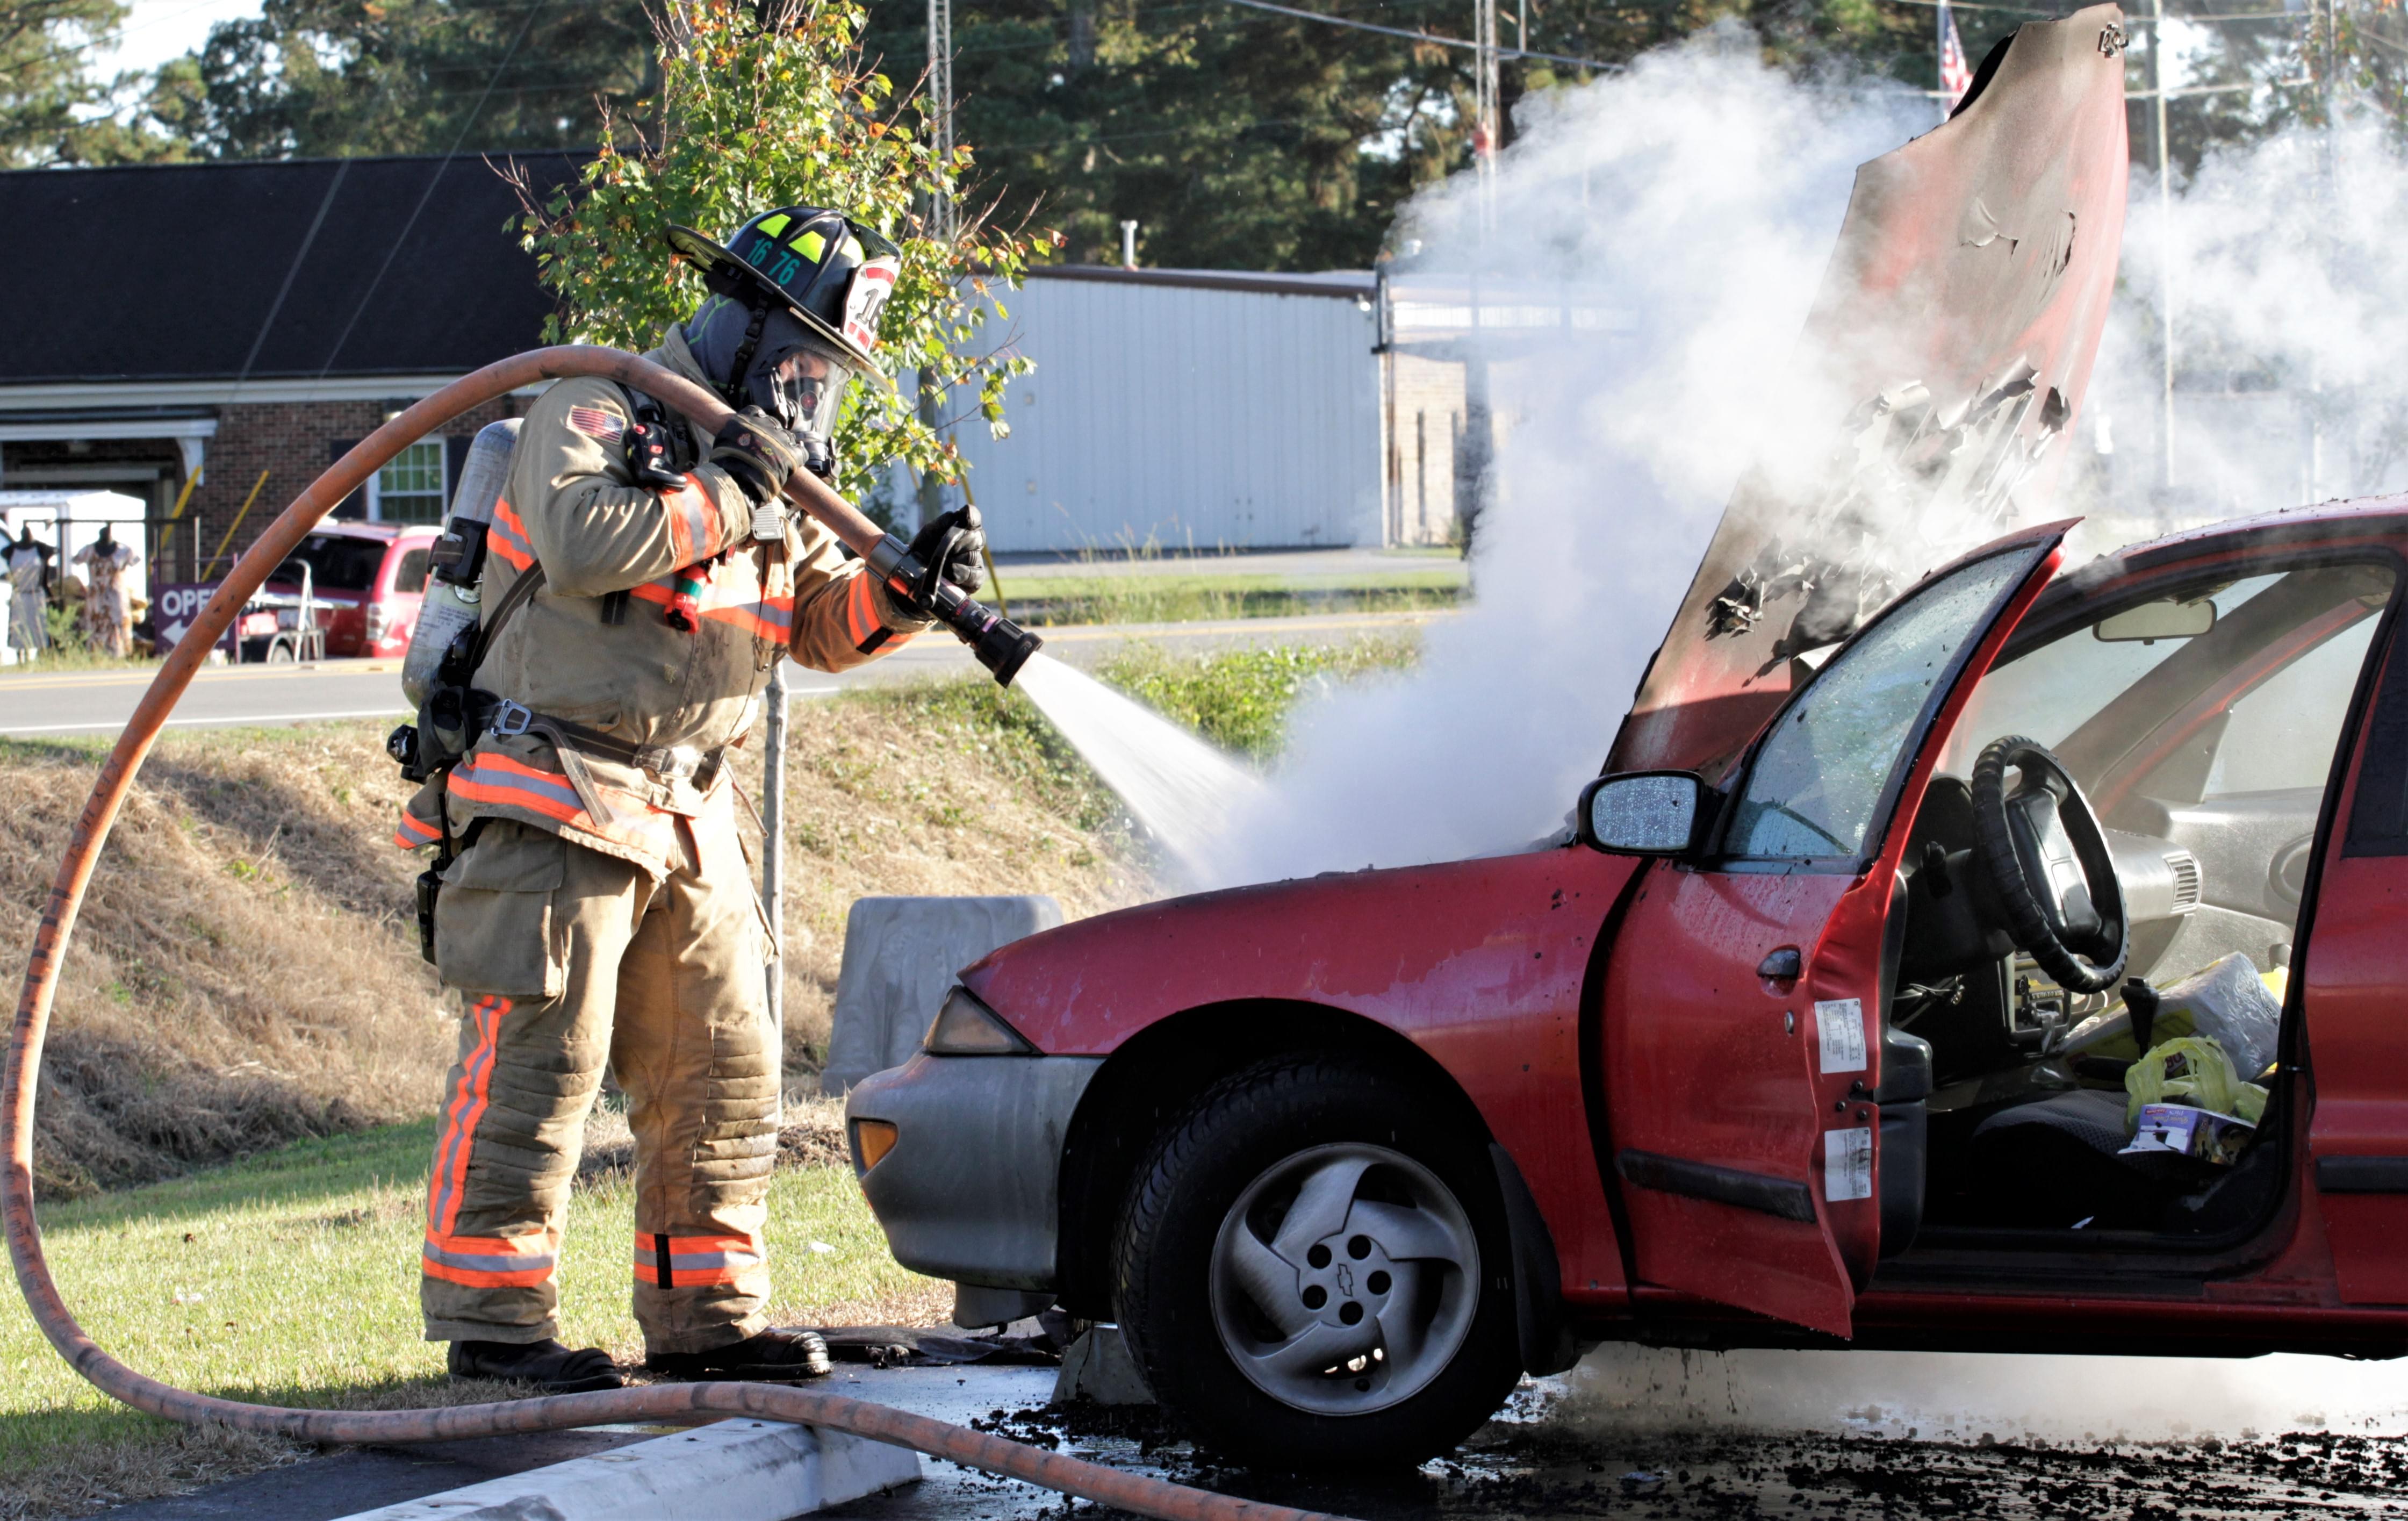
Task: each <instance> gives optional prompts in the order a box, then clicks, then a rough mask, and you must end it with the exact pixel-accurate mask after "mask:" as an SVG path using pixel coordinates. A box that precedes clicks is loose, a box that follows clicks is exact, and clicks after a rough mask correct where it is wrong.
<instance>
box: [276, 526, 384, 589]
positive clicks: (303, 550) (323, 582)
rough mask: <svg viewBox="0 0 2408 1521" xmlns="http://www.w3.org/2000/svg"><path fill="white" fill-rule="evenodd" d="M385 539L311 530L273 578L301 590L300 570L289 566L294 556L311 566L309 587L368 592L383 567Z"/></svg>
mask: <svg viewBox="0 0 2408 1521" xmlns="http://www.w3.org/2000/svg"><path fill="white" fill-rule="evenodd" d="M384 552H385V542H384V540H383V539H381V538H351V536H350V535H348V534H311V535H310V536H309V537H308V538H305V539H303V540H302V541H301V547H300V548H299V549H297V550H294V552H293V557H292V559H289V560H287V561H285V562H284V566H283V567H279V569H278V572H277V574H276V576H275V578H274V580H275V581H276V582H277V584H279V585H284V586H291V587H294V589H295V590H298V589H299V587H300V585H301V573H300V572H299V571H298V570H292V571H290V573H289V574H288V573H287V569H288V568H289V567H291V566H292V564H293V561H294V560H304V561H307V562H308V566H309V589H310V590H311V591H312V592H313V593H316V592H365V591H366V590H367V589H368V588H370V587H371V586H374V585H375V584H376V578H377V572H378V571H380V570H381V569H383V568H384Z"/></svg>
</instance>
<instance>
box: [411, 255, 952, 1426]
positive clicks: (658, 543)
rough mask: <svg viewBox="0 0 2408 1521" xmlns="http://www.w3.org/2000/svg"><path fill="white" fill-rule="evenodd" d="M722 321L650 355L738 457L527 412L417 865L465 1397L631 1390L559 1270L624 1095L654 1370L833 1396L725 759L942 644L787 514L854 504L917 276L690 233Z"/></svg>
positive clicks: (436, 1282) (628, 414)
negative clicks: (722, 412) (841, 455)
mask: <svg viewBox="0 0 2408 1521" xmlns="http://www.w3.org/2000/svg"><path fill="white" fill-rule="evenodd" d="M670 242H671V244H672V246H673V247H674V248H675V250H676V251H677V252H678V253H679V254H680V255H681V256H683V257H685V258H687V259H689V260H691V261H692V262H694V263H695V265H699V266H700V267H701V268H702V269H703V270H704V271H705V281H706V283H707V285H708V286H709V287H710V292H711V294H710V297H709V298H708V299H706V300H705V301H704V302H703V303H702V304H701V305H700V307H699V308H698V309H696V310H695V313H694V315H693V316H692V317H691V318H690V319H688V320H687V321H686V322H685V323H682V324H679V325H676V326H673V327H671V329H670V330H669V332H668V333H667V336H666V337H665V338H664V340H663V342H662V345H661V347H660V348H658V349H656V350H654V351H653V352H652V353H651V354H650V355H649V356H648V357H650V358H651V359H652V360H653V361H654V362H655V363H657V364H659V365H662V366H666V367H667V368H668V369H671V370H674V371H676V372H677V373H679V374H681V375H683V376H685V377H687V378H689V379H691V380H696V381H699V382H701V383H703V384H704V385H706V386H708V387H710V388H711V389H713V390H715V391H716V392H717V393H718V394H719V395H721V396H722V397H723V398H724V399H725V400H726V401H727V403H728V404H729V405H730V406H731V407H734V408H737V409H738V413H739V415H738V418H737V420H736V422H735V423H732V424H730V426H729V427H728V428H727V429H725V430H724V431H723V432H722V433H721V434H720V435H719V436H718V437H717V438H703V437H695V432H694V430H693V429H692V428H691V425H690V424H688V423H685V422H684V421H683V420H682V419H681V418H679V417H677V416H675V415H674V414H671V413H668V412H667V410H666V409H663V408H661V407H660V406H659V405H658V404H657V403H656V402H655V401H654V400H653V399H652V398H651V397H648V396H644V395H638V394H636V393H632V392H630V391H628V390H626V389H624V388H623V387H621V386H619V385H616V384H614V383H612V382H609V381H607V380H590V379H575V380H563V381H561V382H559V383H558V384H556V385H554V386H552V388H551V389H550V390H549V391H547V392H545V393H544V394H543V395H542V396H541V397H539V398H538V400H537V401H536V403H535V404H534V406H533V408H532V409H530V410H529V412H528V414H527V417H526V420H525V423H524V424H523V427H522V429H521V431H520V435H519V441H518V444H517V446H516V450H515V452H514V454H513V456H512V459H511V464H510V469H509V479H508V482H507V484H506V486H505V487H504V490H503V492H502V495H501V498H500V500H499V501H498V502H496V504H495V508H494V517H493V524H492V528H491V532H490V535H489V538H488V539H487V548H488V554H489V558H488V560H487V562H486V564H487V568H486V572H485V577H484V583H483V585H484V589H483V593H482V605H483V607H484V609H485V612H484V619H485V624H484V628H485V632H484V634H483V635H482V636H481V637H482V638H483V639H485V640H486V642H485V643H484V644H483V646H482V647H481V658H480V659H479V660H478V661H477V662H476V665H475V671H474V676H473V680H472V681H471V682H469V683H468V688H467V690H466V697H465V701H466V704H467V706H468V710H469V711H470V714H471V720H472V723H473V726H474V728H475V729H476V730H478V731H480V737H478V738H476V739H474V741H473V743H472V744H469V745H468V747H467V748H466V753H464V754H462V755H461V756H460V758H459V759H458V760H457V761H456V763H454V764H452V765H450V766H449V767H448V768H447V770H448V775H446V774H443V773H438V774H437V775H435V776H434V777H433V778H432V779H430V780H429V781H428V782H426V783H425V785H424V786H423V787H422V788H421V790H420V791H419V793H418V794H417V796H414V797H413V798H412V799H411V800H410V802H409V805H408V807H407V809H406V811H405V812H404V815H403V817H402V820H401V823H400V826H399V830H398V833H397V835H396V843H398V844H401V845H403V846H405V847H416V846H423V845H440V846H441V847H442V856H439V857H438V861H440V860H441V859H442V858H443V857H450V858H451V859H450V861H449V864H448V865H445V866H443V867H442V868H441V871H440V874H439V888H437V891H436V897H435V901H434V904H433V908H432V911H431V916H430V921H431V924H432V953H433V957H434V959H435V962H436V965H437V971H438V972H439V974H440V976H441V978H442V981H443V982H444V983H445V984H446V985H447V986H449V987H452V988H453V989H456V990H457V991H458V992H459V994H460V996H461V999H462V1002H463V1004H464V1006H465V1009H466V1018H465V1020H464V1021H463V1024H462V1026H461V1031H460V1042H459V1058H458V1060H457V1062H456V1063H455V1064H454V1065H453V1067H452V1071H451V1074H450V1076H449V1078H448V1079H447V1081H446V1083H445V1087H444V1094H443V1109H442V1115H441V1125H440V1129H439V1133H438V1135H437V1141H436V1147H435V1158H434V1165H433V1169H432V1175H431V1178H430V1180H429V1184H428V1189H427V1222H426V1237H425V1245H424V1249H423V1256H422V1258H421V1289H420V1303H421V1308H422V1309H423V1313H424V1316H425V1323H426V1336H427V1339H428V1340H429V1341H440V1342H450V1343H451V1350H450V1368H451V1371H452V1374H453V1376H455V1377H484V1378H502V1379H514V1380H522V1381H524V1382H528V1383H532V1384H535V1385H539V1386H541V1387H543V1388H544V1389H546V1390H548V1391H552V1392H571V1391H576V1390H581V1389H595V1388H609V1387H613V1386H616V1385H618V1384H619V1382H620V1370H619V1369H618V1368H617V1367H616V1366H615V1365H614V1364H613V1363H612V1361H611V1359H610V1358H609V1356H608V1355H607V1354H605V1353H603V1352H602V1351H600V1350H599V1349H595V1348H586V1349H583V1350H571V1349H569V1348H567V1347H566V1346H564V1345H562V1344H561V1343H560V1342H558V1341H557V1340H556V1339H555V1333H556V1330H557V1325H556V1321H555V1317H554V1311H555V1306H556V1303H557V1294H556V1289H555V1280H554V1267H555V1263H556V1262H557V1260H558V1253H559V1251H560V1244H561V1227H562V1223H563V1217H564V1214H565V1212H566V1206H567V1202H568V1185H569V1179H570V1176H571V1175H572V1173H573V1172H574V1171H575V1169H576V1164H577V1155H578V1148H579V1141H580V1138H581V1133H582V1127H583V1126H584V1123H585V1117H586V1114H587V1112H588V1111H589V1110H590V1109H591V1108H592V1106H593V1104H594V1101H595V1095H596V1093H597V1091H598V1090H599V1088H600V1085H601V1083H602V1077H603V1073H604V1070H605V1069H606V1068H607V1069H609V1071H610V1072H611V1073H612V1074H613V1075H614V1076H615V1077H616V1079H617V1081H618V1083H619V1084H620V1086H621V1087H622V1088H624V1090H625V1093H626V1097H627V1106H628V1112H627V1117H628V1122H629V1124H630V1126H631V1127H632V1129H633V1130H634V1133H635V1141H636V1178H635V1184H636V1198H635V1216H636V1218H635V1239H634V1241H633V1243H632V1251H631V1253H630V1256H631V1259H632V1260H631V1266H632V1269H633V1272H634V1279H635V1289H634V1307H635V1315H636V1319H637V1321H638V1324H639V1325H640V1326H641V1327H642V1330H643V1335H644V1344H645V1349H646V1356H645V1367H646V1369H647V1370H651V1371H652V1372H654V1373H656V1374H666V1375H668V1376H673V1377H688V1378H747V1379H780V1380H790V1379H796V1378H804V1377H810V1376H816V1375H819V1374H822V1373H824V1372H826V1371H827V1369H828V1362H827V1354H826V1348H825V1347H824V1345H823V1344H822V1343H821V1342H820V1339H819V1338H818V1337H816V1336H812V1335H810V1334H809V1333H808V1332H801V1331H792V1330H779V1329H774V1328H771V1327H769V1325H768V1322H767V1318H766V1317H765V1315H764V1314H763V1309H764V1306H765V1305H766V1303H767V1299H768V1294H769V1264H768V1261H767V1255H766V1251H765V1247H764V1243H763V1239H762V1230H763V1225H764V1221H765V1217H766V1207H765V1200H766V1198H767V1192H768V1184H769V1170H770V1164H771V1162H772V1161H773V1160H774V1158H775V1156H776V1154H777V1144H778V1121H779V1101H780V1092H781V1052H779V1051H778V1050H776V1049H774V1042H773V1040H772V1030H771V1026H770V1025H769V1020H768V1014H767V990H766V986H765V980H764V977H763V969H764V968H765V966H766V965H767V962H768V960H769V959H770V958H771V957H772V956H773V955H774V954H775V936H776V930H775V929H774V927H773V926H770V925H769V924H768V923H767V920H766V918H765V916H764V914H763V912H762V910H761V907H760V899H759V897H758V895H757V893H756V892H755V890H754V884H753V871H752V869H751V868H750V865H749V862H748V858H747V855H746V854H745V851H744V848H743V846H742V844H741V841H740V839H739V837H738V832H737V824H736V808H737V801H736V797H735V791H734V783H733V780H732V778H731V777H730V775H729V774H728V767H727V759H726V750H727V747H728V746H729V745H731V744H734V743H738V742H739V741H740V739H741V737H742V736H744V735H745V733H746V732H747V731H748V730H749V729H750V728H751V727H752V725H753V719H754V716H755V715H756V714H757V712H758V711H759V710H760V699H761V695H762V692H763V688H764V687H765V685H766V683H767V678H768V675H769V670H770V667H771V666H772V665H773V664H774V663H775V662H777V661H778V660H780V659H781V658H785V657H788V656H791V657H792V658H794V659H796V660H797V661H799V662H801V663H802V664H804V665H806V666H809V667H813V668H815V669H819V670H827V671H837V670H843V669H845V668H847V667H853V666H857V665H859V664H861V663H862V662H864V661H867V660H869V659H871V658H873V657H875V656H877V655H880V654H883V653H887V652H889V651H892V650H894V649H896V648H897V647H898V646H900V645H901V644H902V643H903V642H904V641H905V640H906V639H910V637H911V636H912V635H913V634H915V633H917V632H919V631H921V630H922V629H924V628H925V627H926V626H927V620H926V619H925V618H924V617H923V616H922V614H921V612H920V611H919V610H918V609H917V608H916V607H915V606H913V605H912V604H911V603H910V601H909V600H908V599H907V594H904V593H899V592H897V591H896V589H894V588H893V587H890V586H888V585H885V584H882V583H881V582H880V581H879V580H878V579H877V578H875V577H872V576H869V575H867V574H864V569H865V567H864V566H863V565H862V563H861V562H858V561H851V562H848V561H847V560H846V559H844V558H843V557H842V555H841V554H840V553H839V547H838V544H837V541H836V539H835V538H834V537H833V536H832V535H830V534H829V533H828V532H827V530H826V529H824V528H823V527H822V526H820V525H819V524H816V523H815V522H812V521H811V520H810V519H808V518H805V517H802V516H800V515H799V514H796V513H794V512H792V511H790V510H789V509H788V507H787V505H786V503H785V502H784V500H783V498H782V496H781V493H780V491H779V489H778V488H779V482H781V481H784V480H785V479H786V477H787V476H788V475H789V474H790V473H791V472H792V471H793V470H795V469H796V468H797V467H808V468H810V469H811V470H812V471H814V472H815V473H817V474H820V475H822V476H827V475H831V474H832V473H833V470H834V459H833V456H832V453H831V452H830V444H829V438H830V434H831V431H832V429H833V427H834V425H835V423H836V419H837V413H838V410H839V406H840V405H841V402H842V399H843V395H844V392H845V389H846V387H847V386H848V385H849V384H850V383H852V382H853V380H860V379H868V378H874V379H876V380H879V381H880V382H881V383H883V377H882V376H881V375H880V373H879V371H878V369H877V366H876V365H875V362H874V361H873V359H872V357H871V350H872V348H873V346H874V345H875V343H876V340H877V339H876V335H877V323H878V313H879V310H880V308H881V307H882V305H883V303H884V301H885V298H886V295H887V294H888V293H889V292H890V291H891V290H892V289H893V286H894V280H895V276H896V268H897V265H898V263H899V255H898V251H897V250H896V247H895V246H894V245H893V244H892V243H890V242H888V241H887V240H886V239H885V238H883V237H880V236H879V235H878V234H877V233H876V232H874V231H872V230H871V229H869V228H867V227H866V226H864V225H862V224H861V223H859V222H853V221H852V220H850V219H848V218H847V217H845V216H843V215H841V214H839V213H838V212H835V211H829V210H823V209H819V208H806V207H788V208H781V209H778V210H774V211H768V212H765V213H763V214H761V215H759V216H757V217H754V218H753V220H752V221H750V222H746V223H745V224H744V225H743V226H742V227H741V228H739V229H738V231H737V233H736V235H735V236H734V237H731V238H730V239H729V240H728V243H727V245H725V246H722V245H721V244H718V243H715V242H713V241H711V240H710V238H708V237H704V236H703V235H701V234H699V233H696V232H694V231H693V230H691V229H687V228H678V229H674V230H673V231H672V233H671V235H670ZM966 526H967V527H968V531H967V532H963V533H960V534H959V535H957V536H955V537H953V538H952V544H953V549H952V551H951V552H949V553H946V554H945V556H944V564H943V566H942V567H940V572H941V574H942V575H943V576H944V577H945V578H946V579H947V580H949V581H953V583H954V584H955V585H957V586H960V587H961V588H962V589H963V590H964V591H966V592H975V591H976V590H977V589H978V587H979V585H980V583H981V581H982V579H983V578H982V575H981V573H980V572H981V567H980V563H979V555H980V553H981V552H982V547H983V539H982V536H981V535H980V534H979V533H978V532H977V531H976V529H975V518H974V517H968V518H966V517H965V516H964V515H963V514H958V513H955V514H947V515H945V516H943V517H940V518H939V519H937V520H936V521H935V522H933V523H931V524H928V525H927V527H926V528H925V529H924V530H923V532H922V534H921V536H920V538H919V539H918V540H916V541H915V544H914V548H915V550H916V551H918V552H920V553H921V555H922V558H923V560H924V562H925V559H926V557H927V556H928V555H929V554H930V553H933V552H937V549H936V547H937V546H940V545H942V544H944V543H945V542H946V541H947V538H948V535H947V530H948V529H952V528H963V527H966Z"/></svg>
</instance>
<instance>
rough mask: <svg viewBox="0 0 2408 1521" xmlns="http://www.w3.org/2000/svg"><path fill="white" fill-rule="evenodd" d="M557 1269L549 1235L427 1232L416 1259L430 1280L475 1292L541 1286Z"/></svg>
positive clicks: (553, 1242)
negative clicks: (512, 1236) (530, 1285)
mask: <svg viewBox="0 0 2408 1521" xmlns="http://www.w3.org/2000/svg"><path fill="white" fill-rule="evenodd" d="M559 1265H560V1256H559V1242H558V1241H556V1240H555V1239H554V1238H553V1237H552V1233H551V1232H549V1231H537V1232H534V1233H532V1234H530V1235H526V1236H522V1237H519V1238H517V1239H515V1240H512V1239H509V1238H504V1237H496V1236H451V1235H445V1234H441V1233H439V1232H437V1231H433V1230H430V1231H428V1232H427V1233H426V1244H425V1246H424V1247H423V1250H422V1251H421V1253H420V1255H419V1266H420V1268H421V1269H422V1270H423V1271H424V1272H425V1273H426V1274H427V1275H428V1276H429V1277H432V1278H440V1279H443V1280H445V1281H446V1282H448V1283H453V1284H468V1285H470V1286H471V1287H477V1288H498V1287H509V1286H511V1285H516V1284H540V1283H542V1282H543V1281H544V1280H546V1279H548V1278H550V1277H551V1276H552V1272H553V1270H555V1269H557V1268H558V1267H559Z"/></svg>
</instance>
